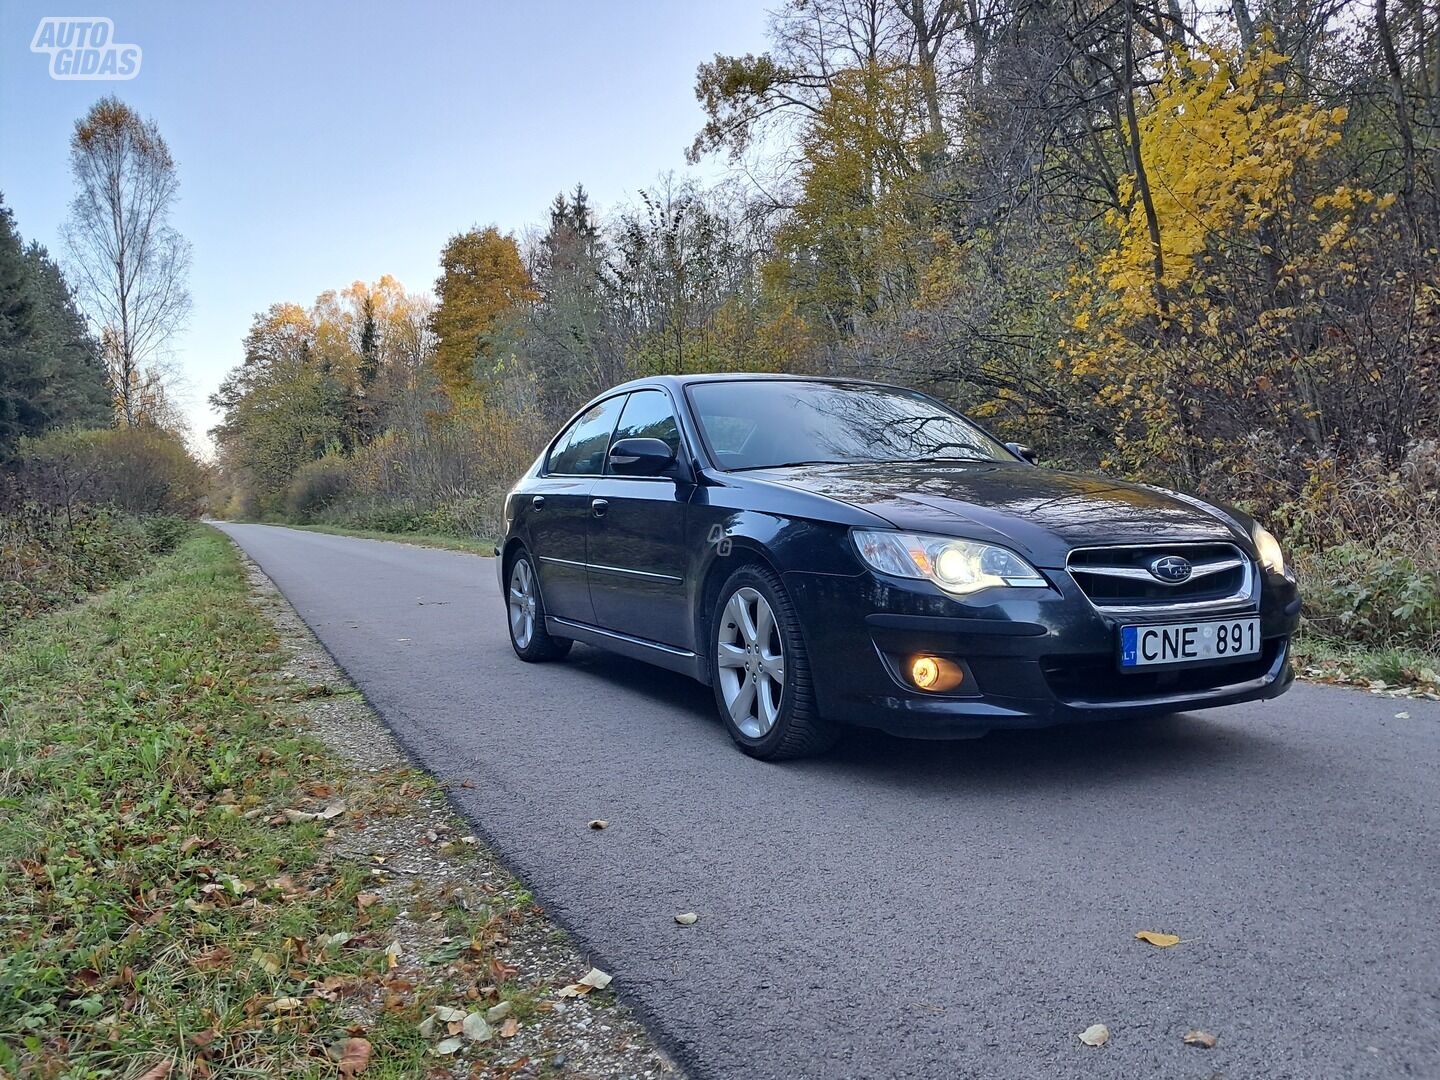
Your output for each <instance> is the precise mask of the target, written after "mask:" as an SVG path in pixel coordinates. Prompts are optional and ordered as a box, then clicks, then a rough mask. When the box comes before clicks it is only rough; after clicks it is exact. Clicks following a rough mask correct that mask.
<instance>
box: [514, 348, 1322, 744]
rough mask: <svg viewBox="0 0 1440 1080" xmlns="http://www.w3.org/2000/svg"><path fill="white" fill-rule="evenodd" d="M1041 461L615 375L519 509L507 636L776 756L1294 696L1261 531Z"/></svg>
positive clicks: (1235, 517)
mask: <svg viewBox="0 0 1440 1080" xmlns="http://www.w3.org/2000/svg"><path fill="white" fill-rule="evenodd" d="M1030 459H1031V454H1030V453H1029V451H1028V450H1026V449H1025V448H1024V447H1021V446H1017V445H1015V444H1013V443H1012V444H1002V443H1000V442H997V441H996V440H995V439H994V438H993V437H992V436H990V435H989V434H987V433H986V432H985V431H984V430H983V429H982V428H980V427H979V426H977V425H976V424H974V423H972V422H970V421H969V420H966V419H965V418H964V417H962V416H960V415H959V414H958V413H956V412H954V411H953V410H951V409H949V408H947V407H946V406H945V405H943V404H941V403H940V402H938V401H936V400H935V399H933V398H930V397H928V396H926V395H924V394H920V393H916V392H915V391H912V390H904V389H900V388H898V387H892V386H883V385H879V384H876V383H870V382H861V381H854V380H839V379H809V378H794V377H789V376H757V375H710V376H694V377H666V378H652V379H643V380H638V381H635V382H631V383H626V384H625V385H623V386H619V387H616V388H615V389H614V390H611V391H609V392H608V393H605V394H602V395H601V396H600V397H598V398H596V399H595V400H594V401H592V402H591V403H590V404H588V405H586V406H585V408H584V409H582V410H581V411H580V412H579V413H578V414H577V415H576V416H575V417H574V418H573V419H572V420H571V421H570V422H569V423H568V424H566V425H565V426H564V428H562V429H561V431H560V433H559V434H558V435H556V436H555V438H554V439H553V440H552V441H551V443H550V445H549V446H548V447H546V449H545V452H544V453H543V454H542V455H541V456H540V458H539V460H537V461H536V462H535V464H534V465H533V466H532V467H531V468H530V470H529V471H528V472H527V473H526V474H525V476H524V477H523V478H522V479H521V481H520V482H519V483H518V484H517V485H516V486H515V488H514V490H513V491H511V492H510V493H509V495H508V496H507V497H506V500H505V537H504V541H503V544H502V545H501V549H500V555H501V558H500V559H498V560H497V562H498V564H499V572H500V579H501V588H502V590H503V592H504V596H505V602H506V606H507V612H508V616H509V625H510V639H511V642H512V644H513V645H514V647H515V652H516V654H517V655H518V656H519V657H520V658H521V659H522V660H526V661H541V660H554V659H558V658H560V657H563V656H564V655H565V654H566V653H567V652H568V651H569V649H570V646H571V643H572V642H575V641H581V642H584V643H586V644H589V645H596V646H600V647H602V648H605V649H610V650H613V651H615V652H618V653H623V654H625V655H626V656H631V657H636V658H638V659H641V660H646V661H649V662H651V663H654V664H658V665H660V666H662V667H666V668H670V669H672V670H675V671H680V672H684V673H685V674H687V675H691V676H693V677H694V678H696V679H699V680H700V681H701V682H704V683H707V684H709V685H710V686H711V687H712V688H713V689H714V694H715V702H716V705H717V707H718V708H719V711H720V716H721V717H722V719H723V720H724V722H725V725H726V727H727V728H728V729H729V732H730V735H731V737H732V738H733V739H734V740H735V742H736V743H738V744H739V746H740V747H741V749H743V750H744V751H745V752H746V753H748V754H752V755H754V756H756V757H761V758H769V759H776V758H786V757H795V756H798V755H802V754H807V753H813V752H816V751H818V750H820V749H823V748H824V747H825V746H827V745H828V744H829V743H830V742H831V741H832V740H833V739H834V737H835V735H836V734H837V732H838V731H839V730H840V729H841V728H842V727H843V726H844V725H861V726H870V727H878V728H883V729H885V730H886V731H890V732H893V733H896V734H900V735H909V736H916V737H921V738H947V737H952V738H953V737H962V738H963V737H970V736H975V735H979V734H983V733H984V732H986V731H988V730H990V729H993V728H1005V727H1012V728H1013V727H1038V726H1043V725H1048V724H1055V723H1063V722H1067V721H1076V720H1094V719H1101V718H1107V717H1116V716H1127V715H1128V716H1134V715H1146V714H1159V713H1169V712H1175V711H1178V710H1182V709H1194V708H1200V707H1205V706H1212V705H1228V704H1232V703H1234V702H1240V701H1250V700H1253V699H1256V698H1271V697H1276V696H1277V695H1279V694H1282V693H1284V691H1285V690H1286V689H1287V688H1288V687H1289V685H1290V683H1291V681H1292V680H1293V675H1292V673H1291V670H1290V664H1289V643H1290V635H1291V634H1292V633H1293V632H1294V630H1295V626H1296V623H1297V621H1298V619H1299V612H1300V598H1299V595H1298V592H1297V589H1296V586H1295V580H1294V578H1293V576H1292V575H1291V574H1290V572H1289V571H1288V570H1287V569H1286V566H1285V559H1284V556H1283V555H1282V553H1281V550H1280V546H1279V545H1278V544H1277V543H1276V541H1275V538H1274V537H1273V536H1271V535H1270V533H1268V532H1266V531H1265V529H1263V528H1262V527H1261V526H1260V525H1258V524H1257V523H1256V522H1254V521H1252V520H1250V519H1249V518H1247V517H1245V516H1244V515H1243V514H1240V513H1237V512H1236V511H1233V510H1228V509H1225V508H1223V507H1219V506H1215V505H1212V504H1210V503H1206V502H1203V501H1201V500H1199V499H1196V498H1193V497H1191V496H1188V495H1183V494H1180V493H1178V492H1174V491H1168V490H1162V489H1159V488H1153V487H1146V486H1142V485H1139V484H1131V483H1122V482H1119V481H1115V480H1109V479H1104V478H1101V477H1096V476H1088V475H1083V474H1077V473H1071V472H1059V471H1053V470H1050V469H1044V468H1040V467H1038V466H1036V465H1035V464H1033V463H1032V461H1031V460H1030Z"/></svg>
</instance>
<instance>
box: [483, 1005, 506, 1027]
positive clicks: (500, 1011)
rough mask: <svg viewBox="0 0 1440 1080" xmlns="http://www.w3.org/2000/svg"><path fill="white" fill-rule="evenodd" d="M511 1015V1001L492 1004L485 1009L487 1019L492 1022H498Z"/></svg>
mask: <svg viewBox="0 0 1440 1080" xmlns="http://www.w3.org/2000/svg"><path fill="white" fill-rule="evenodd" d="M509 1015H510V1002H508V1001H502V1002H500V1004H499V1005H492V1006H490V1008H488V1009H487V1010H485V1019H486V1020H488V1021H490V1023H492V1024H498V1023H499V1022H500V1021H501V1020H504V1019H505V1017H507V1016H509Z"/></svg>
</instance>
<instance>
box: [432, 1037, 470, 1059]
mask: <svg viewBox="0 0 1440 1080" xmlns="http://www.w3.org/2000/svg"><path fill="white" fill-rule="evenodd" d="M464 1045H465V1042H464V1040H463V1039H446V1040H445V1041H444V1042H441V1043H437V1044H436V1045H435V1049H433V1050H431V1051H430V1052H431V1053H432V1054H435V1055H436V1056H437V1057H448V1056H449V1055H451V1054H453V1053H455V1052H456V1051H457V1050H459V1049H460V1047H462V1046H464Z"/></svg>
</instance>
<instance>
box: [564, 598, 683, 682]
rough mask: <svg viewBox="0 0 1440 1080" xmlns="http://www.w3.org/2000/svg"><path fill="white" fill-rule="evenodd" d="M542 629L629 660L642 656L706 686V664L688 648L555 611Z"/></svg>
mask: <svg viewBox="0 0 1440 1080" xmlns="http://www.w3.org/2000/svg"><path fill="white" fill-rule="evenodd" d="M545 629H546V631H547V632H548V633H550V634H552V635H553V636H555V637H564V638H573V639H574V640H576V641H580V642H583V643H584V644H586V645H593V646H595V647H596V648H597V649H608V650H609V651H610V652H613V653H619V654H620V655H621V656H628V657H630V658H631V659H632V660H643V661H644V662H645V663H647V664H654V665H655V666H656V667H663V668H666V669H668V670H670V671H678V672H679V673H680V674H681V675H689V676H690V677H691V678H692V679H696V680H698V681H699V682H702V683H705V684H706V685H707V686H708V685H709V683H710V670H709V665H707V664H706V663H705V661H704V659H703V658H702V657H699V656H697V655H695V653H693V652H691V651H690V650H689V649H677V648H676V647H675V646H673V645H661V644H660V643H659V642H656V641H646V640H645V639H644V638H638V637H632V636H631V635H630V634H622V633H619V632H618V631H615V630H601V629H600V628H599V627H598V626H590V625H589V624H588V623H579V622H572V621H571V620H570V619H559V618H556V617H555V616H554V615H546V616H545Z"/></svg>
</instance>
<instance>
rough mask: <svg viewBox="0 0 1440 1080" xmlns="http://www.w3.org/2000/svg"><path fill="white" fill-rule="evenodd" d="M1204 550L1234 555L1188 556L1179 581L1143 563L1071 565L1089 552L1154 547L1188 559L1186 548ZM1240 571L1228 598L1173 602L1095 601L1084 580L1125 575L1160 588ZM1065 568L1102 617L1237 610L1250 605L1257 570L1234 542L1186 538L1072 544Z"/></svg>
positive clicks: (1251, 607)
mask: <svg viewBox="0 0 1440 1080" xmlns="http://www.w3.org/2000/svg"><path fill="white" fill-rule="evenodd" d="M1205 548H1211V549H1214V548H1229V549H1230V551H1231V552H1233V554H1231V555H1227V556H1224V557H1222V558H1210V559H1199V560H1190V567H1191V569H1190V576H1189V577H1188V578H1186V579H1185V581H1181V582H1167V581H1161V580H1160V579H1159V578H1156V577H1155V576H1154V575H1152V574H1151V573H1150V571H1149V570H1147V569H1145V568H1143V567H1136V566H1123V565H1120V564H1119V563H1118V562H1117V563H1116V564H1114V565H1107V564H1104V563H1083V564H1080V565H1072V562H1073V559H1074V557H1075V556H1076V555H1079V554H1081V553H1088V552H1105V551H1109V552H1116V553H1120V552H1138V551H1154V552H1164V553H1166V554H1175V555H1179V556H1182V557H1186V558H1188V555H1187V552H1191V551H1196V550H1203V549H1205ZM1237 568H1238V569H1240V570H1241V571H1242V574H1241V579H1240V584H1239V585H1238V586H1237V587H1236V589H1235V590H1234V591H1233V592H1231V593H1230V594H1228V595H1226V596H1220V597H1208V598H1205V599H1201V600H1186V599H1182V598H1179V597H1177V598H1175V599H1173V600H1152V601H1149V602H1144V603H1137V602H1134V601H1131V602H1128V603H1127V602H1125V601H1118V602H1110V601H1108V600H1106V599H1105V598H1103V597H1102V598H1100V599H1096V598H1095V597H1092V596H1091V595H1090V592H1089V590H1088V589H1086V588H1085V583H1084V581H1083V580H1082V579H1083V578H1084V577H1086V576H1095V577H1111V578H1125V579H1129V580H1132V581H1144V582H1146V583H1147V584H1151V585H1157V586H1162V587H1166V588H1174V589H1179V588H1183V587H1184V586H1185V585H1188V584H1190V583H1192V582H1194V581H1195V580H1196V579H1197V578H1200V579H1203V578H1206V577H1210V576H1213V575H1215V574H1221V573H1225V572H1227V571H1230V570H1235V569H1237ZM1065 571H1066V573H1068V574H1069V575H1070V579H1071V580H1072V581H1073V582H1075V586H1076V587H1077V588H1078V589H1079V590H1080V592H1081V593H1082V594H1083V595H1084V597H1085V599H1086V601H1088V602H1089V604H1090V606H1091V607H1093V608H1094V609H1095V610H1096V611H1098V612H1100V613H1101V614H1104V615H1120V616H1156V615H1159V616H1162V617H1164V616H1170V615H1186V614H1192V613H1198V612H1212V611H1214V612H1219V611H1235V610H1239V609H1253V608H1254V607H1255V599H1256V585H1257V582H1258V580H1259V579H1258V577H1257V576H1256V573H1255V564H1254V562H1253V561H1251V560H1250V559H1249V558H1248V557H1247V556H1246V555H1245V553H1244V552H1243V551H1241V550H1240V549H1239V548H1238V547H1236V546H1235V545H1234V544H1232V543H1229V542H1228V541H1224V540H1214V541H1208V542H1206V541H1201V542H1194V541H1190V542H1186V543H1180V544H1105V545H1097V546H1092V547H1082V548H1073V549H1072V550H1071V551H1070V552H1069V553H1068V554H1067V555H1066V556H1065Z"/></svg>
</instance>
